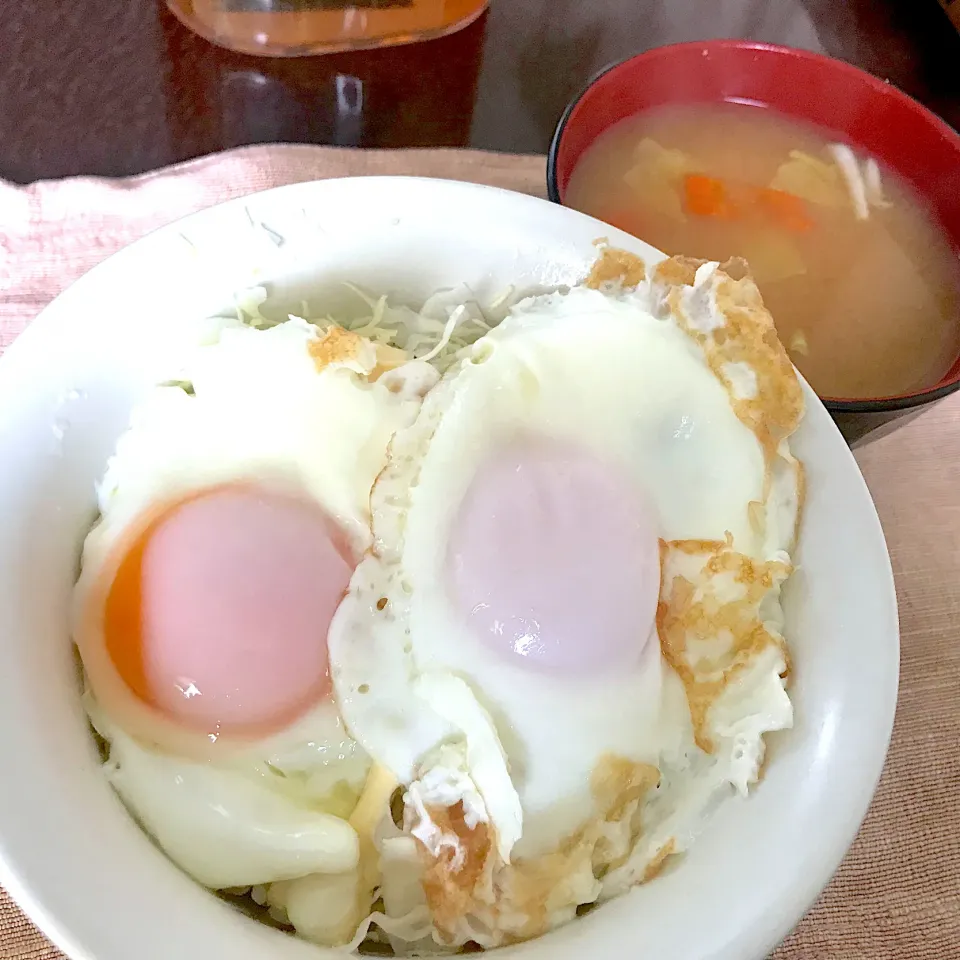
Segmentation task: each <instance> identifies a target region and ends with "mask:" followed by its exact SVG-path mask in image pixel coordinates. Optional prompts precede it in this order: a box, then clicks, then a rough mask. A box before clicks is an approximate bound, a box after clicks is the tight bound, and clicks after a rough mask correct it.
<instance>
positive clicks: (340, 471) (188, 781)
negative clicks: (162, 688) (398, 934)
mask: <svg viewBox="0 0 960 960" xmlns="http://www.w3.org/2000/svg"><path fill="white" fill-rule="evenodd" d="M318 336H319V332H318V330H317V328H316V327H314V326H312V325H310V324H308V323H306V322H305V321H302V320H296V319H291V320H290V321H289V322H286V323H282V324H280V325H278V326H275V327H272V328H270V329H263V330H260V329H256V328H254V327H251V326H249V325H246V324H243V323H240V322H239V321H235V320H229V319H221V320H216V321H207V322H205V323H204V324H202V325H201V326H200V327H198V341H197V342H196V343H195V344H194V345H193V346H192V347H191V349H189V350H187V351H186V352H185V353H184V354H183V355H181V356H180V357H179V358H178V359H177V364H176V366H173V367H171V369H170V370H169V371H168V374H169V379H170V380H171V381H177V384H176V385H168V386H158V387H156V388H154V389H153V390H152V391H150V393H149V394H148V395H147V396H146V398H145V399H144V400H143V402H142V403H141V404H140V405H139V406H137V407H136V408H135V409H134V410H133V412H132V415H131V422H130V426H129V429H128V430H127V431H126V432H125V433H124V434H123V435H122V436H121V437H120V439H119V441H118V442H117V445H116V449H115V452H114V454H113V456H112V457H111V458H110V460H109V462H108V464H107V468H106V472H105V474H104V477H103V479H102V481H101V482H100V483H99V485H98V489H97V493H98V502H99V507H100V518H99V520H98V522H97V523H96V525H95V526H94V528H93V529H92V530H91V531H90V533H89V535H88V536H87V538H86V541H85V543H84V548H83V558H82V572H81V576H80V578H79V581H78V583H77V586H76V590H75V596H74V606H75V610H76V611H77V612H78V613H77V616H79V612H80V611H83V610H84V608H85V605H86V604H87V603H88V602H90V596H91V591H93V590H94V588H95V585H97V584H98V578H99V577H100V575H101V572H102V570H103V567H104V563H105V561H106V559H107V557H108V556H109V555H110V552H111V549H112V548H113V547H114V545H116V544H117V543H118V541H119V540H120V539H121V538H122V537H123V536H124V534H125V532H126V531H127V529H128V528H129V526H130V524H131V523H133V522H135V521H136V518H137V517H138V516H140V515H142V514H143V513H144V511H146V510H148V509H149V508H150V507H152V506H153V505H155V504H157V503H161V502H169V501H170V500H172V499H175V498H176V497H179V496H183V495H186V494H188V493H190V492H191V491H194V490H200V489H203V488H205V487H208V486H211V485H214V484H218V483H223V482H230V481H238V480H240V481H242V480H250V481H266V482H274V481H279V482H282V483H284V484H287V485H290V486H294V487H295V488H296V489H298V490H299V491H301V492H303V493H306V494H307V495H308V496H309V497H311V498H313V499H314V500H315V501H316V502H317V503H318V504H319V505H321V506H322V507H323V508H324V509H325V510H326V511H327V512H328V513H329V514H330V515H331V516H332V517H333V518H335V519H336V520H337V521H338V522H339V524H340V525H341V526H342V527H343V529H344V530H345V531H346V532H347V535H348V538H349V540H350V542H351V544H352V546H353V548H354V550H355V551H356V554H357V555H358V556H359V555H360V554H361V553H362V552H363V551H364V550H365V549H366V548H367V547H368V546H369V544H370V540H371V533H370V516H369V497H370V489H371V487H372V485H373V483H374V480H375V478H376V476H377V474H378V472H379V471H380V469H381V468H382V466H383V463H384V461H385V459H386V448H387V444H388V442H389V441H390V438H391V437H392V435H393V433H394V431H395V430H396V429H397V428H398V427H399V426H400V425H403V424H405V423H407V422H409V420H410V419H411V418H412V416H413V415H414V414H415V410H416V408H417V407H418V405H419V398H418V397H416V396H412V395H410V394H409V393H405V392H404V391H403V390H402V389H400V390H398V389H396V388H395V387H396V385H394V389H388V388H387V386H386V385H385V384H383V383H368V382H367V381H366V380H365V379H364V378H363V377H361V376H359V375H358V374H357V372H356V371H355V369H352V368H351V366H350V365H349V364H348V363H343V364H333V365H328V366H326V367H324V368H323V369H318V366H317V364H316V363H315V362H314V359H313V358H312V357H311V355H310V353H309V350H308V348H309V346H310V344H311V343H313V342H314V341H315V340H316V339H317V338H318ZM185 388H186V389H185ZM88 706H89V709H90V713H91V718H92V719H93V721H94V723H95V726H96V728H97V729H98V731H99V732H100V733H101V735H102V736H103V737H104V739H105V740H106V741H107V742H108V744H109V760H108V763H107V765H106V769H107V773H108V776H109V778H110V781H111V782H112V783H113V785H114V786H115V788H116V789H117V791H118V793H119V794H120V795H121V797H122V798H123V800H124V801H125V803H126V804H127V805H128V806H129V807H130V809H131V810H132V811H133V813H134V814H135V816H136V817H137V818H138V819H139V820H140V821H141V823H142V824H143V825H144V826H145V827H146V829H147V830H148V832H149V833H150V834H151V835H152V836H153V837H154V838H155V839H156V840H157V841H158V842H159V844H160V845H161V847H163V849H164V850H165V851H166V852H167V853H168V855H169V856H170V857H171V858H172V859H173V860H174V861H175V862H177V863H178V864H179V865H180V866H181V867H182V868H183V869H185V870H186V871H187V872H188V873H190V874H191V875H192V876H194V877H195V878H196V879H197V880H199V881H200V882H201V883H204V884H205V885H207V886H210V887H217V888H219V887H238V886H247V885H253V884H263V883H268V882H271V881H279V880H286V879H290V878H295V877H301V876H304V875H306V874H313V873H318V872H319V873H328V872H331V871H336V872H339V871H342V870H350V869H352V868H353V867H355V866H356V862H357V856H358V853H357V837H356V834H355V831H354V830H353V828H352V827H350V825H349V824H347V823H346V822H345V819H346V817H347V816H349V814H350V812H351V810H352V809H353V807H354V805H355V804H356V802H357V798H358V797H359V795H360V793H361V790H362V789H363V786H364V782H365V780H366V777H367V774H368V771H369V768H370V759H369V757H368V755H367V754H366V753H365V752H364V751H363V750H362V749H361V748H360V747H359V745H358V744H357V743H356V741H355V740H354V739H353V738H352V737H351V736H350V735H349V734H348V733H347V732H346V730H345V728H344V724H343V721H342V719H341V718H340V715H339V713H338V711H337V708H336V705H335V704H334V703H333V702H332V701H327V702H325V703H320V704H317V705H316V706H315V707H314V708H313V709H312V710H311V711H309V712H308V713H307V714H306V715H305V716H302V717H301V718H299V719H298V720H297V721H295V722H294V723H292V724H291V725H290V726H289V727H288V728H287V729H285V730H282V731H279V732H278V733H275V734H273V735H271V736H269V737H266V738H263V739H261V740H259V741H255V742H248V743H243V744H241V745H239V746H238V745H236V744H234V745H232V746H231V748H230V749H224V750H222V751H219V752H216V751H215V749H214V748H211V750H210V752H209V754H208V756H207V757H206V758H205V759H204V758H201V757H198V756H192V757H191V756H189V755H183V756H178V755H177V752H176V751H170V750H166V751H165V750H163V749H161V748H158V747H156V746H154V745H152V744H151V743H148V742H146V741H144V740H143V739H142V738H141V737H139V736H137V735H136V734H137V733H138V732H141V731H139V730H138V731H134V730H131V729H130V723H129V718H130V714H129V713H127V711H126V710H125V705H124V703H121V702H120V701H119V700H117V699H115V698H114V697H113V696H111V691H110V690H109V689H107V690H97V691H96V692H93V691H91V692H90V693H89V694H88ZM146 732H147V733H149V730H147V731H146ZM132 734H133V735H132ZM198 736H202V735H199V734H198Z"/></svg>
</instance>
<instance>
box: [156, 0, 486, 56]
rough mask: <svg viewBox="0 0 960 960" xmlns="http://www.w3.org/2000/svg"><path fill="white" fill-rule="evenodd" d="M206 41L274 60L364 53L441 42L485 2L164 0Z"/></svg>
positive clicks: (469, 18)
mask: <svg viewBox="0 0 960 960" xmlns="http://www.w3.org/2000/svg"><path fill="white" fill-rule="evenodd" d="M166 2H167V6H168V7H169V8H170V10H171V11H172V12H173V13H174V15H175V16H177V17H178V18H179V19H180V20H181V21H183V23H185V24H186V25H187V26H188V27H190V29H192V30H194V31H195V32H196V33H198V34H200V36H202V37H204V38H205V39H207V40H209V41H211V42H212V43H216V44H218V45H220V46H222V47H228V48H229V49H231V50H238V51H240V52H241V53H252V54H259V55H261V56H271V57H299V56H305V55H308V54H318V53H333V52H335V51H341V50H362V49H367V48H371V47H382V46H390V45H393V44H399V43H412V42H413V41H415V40H427V39H430V38H432V37H440V36H443V35H444V34H447V33H452V32H453V31H454V30H459V29H460V28H461V27H465V26H466V25H467V24H468V23H470V22H471V21H472V20H474V19H476V17H478V16H479V15H480V14H481V13H482V12H483V10H484V8H485V7H486V6H487V2H488V0H166Z"/></svg>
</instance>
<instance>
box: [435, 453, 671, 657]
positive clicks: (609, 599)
mask: <svg viewBox="0 0 960 960" xmlns="http://www.w3.org/2000/svg"><path fill="white" fill-rule="evenodd" d="M447 559H448V571H449V575H450V578H451V583H450V588H451V593H452V599H453V602H454V604H455V605H456V607H457V608H458V609H459V611H460V613H461V615H462V616H463V617H464V618H465V619H466V620H467V621H468V622H469V624H470V627H471V628H472V631H473V632H474V633H475V634H476V635H477V636H478V637H480V638H481V641H482V642H483V643H484V644H485V645H486V646H488V647H489V648H491V649H493V650H494V651H495V652H496V653H497V654H498V655H502V656H507V657H512V658H514V660H517V659H519V660H520V661H522V662H524V663H526V664H529V665H530V666H531V667H539V668H543V669H547V670H550V671H560V672H569V673H571V674H574V673H578V672H582V671H607V670H612V669H625V668H631V667H633V666H636V664H637V663H638V661H639V659H640V656H641V654H642V652H643V649H644V646H645V645H646V643H647V640H648V639H649V637H650V635H651V632H652V630H653V626H654V619H655V616H656V608H657V602H658V599H659V594H660V548H659V543H658V539H657V535H656V532H655V525H654V520H653V517H652V514H651V509H650V508H649V506H648V505H647V504H646V502H645V500H644V497H643V495H642V493H641V491H640V490H638V489H637V487H636V485H635V484H633V483H632V482H631V481H630V479H629V477H627V476H626V475H625V474H624V473H623V472H622V471H621V470H619V469H618V468H616V467H615V466H614V465H612V464H609V463H605V462H604V461H602V460H601V459H599V458H598V457H596V456H595V455H593V454H592V453H591V452H589V451H588V450H586V449H582V448H580V447H577V446H575V445H573V444H567V443H562V442H559V441H556V440H552V439H548V438H544V437H519V438H516V439H515V440H513V441H511V442H510V443H508V444H507V445H506V446H504V447H501V448H499V449H497V450H495V451H494V452H493V454H492V455H491V456H490V457H488V458H487V460H486V461H485V462H484V463H483V464H482V465H481V467H480V469H479V470H478V471H477V473H476V475H475V477H474V478H473V481H472V482H471V485H470V487H469V489H468V490H467V493H466V496H465V497H464V499H463V501H462V503H461V505H460V508H459V511H458V513H457V515H456V517H455V519H454V522H453V525H452V528H451V531H450V540H449V546H448V557H447Z"/></svg>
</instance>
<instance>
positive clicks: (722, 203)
mask: <svg viewBox="0 0 960 960" xmlns="http://www.w3.org/2000/svg"><path fill="white" fill-rule="evenodd" d="M683 193H684V200H685V206H686V208H687V212H688V213H692V214H694V216H698V217H717V218H718V219H721V220H735V219H737V217H738V216H739V210H738V209H737V207H736V205H735V204H734V202H733V200H732V198H731V196H730V191H729V190H728V189H727V185H726V184H725V183H724V182H723V181H722V180H718V179H717V178H716V177H706V176H704V175H703V174H699V173H689V174H687V175H686V176H685V177H684V178H683Z"/></svg>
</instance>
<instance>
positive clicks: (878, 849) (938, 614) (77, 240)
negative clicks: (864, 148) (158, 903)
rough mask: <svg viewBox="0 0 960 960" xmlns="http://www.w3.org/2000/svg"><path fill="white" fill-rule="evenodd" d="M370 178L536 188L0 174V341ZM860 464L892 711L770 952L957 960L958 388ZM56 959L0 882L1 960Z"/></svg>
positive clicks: (519, 164) (480, 169) (437, 162)
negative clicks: (885, 740)
mask: <svg viewBox="0 0 960 960" xmlns="http://www.w3.org/2000/svg"><path fill="white" fill-rule="evenodd" d="M374 173H407V174H420V175H424V176H440V177H448V178H453V179H458V180H474V181H477V182H480V183H488V184H493V185H495V186H501V187H508V188H510V189H513V190H520V191H523V192H525V193H531V194H535V195H542V193H543V185H544V161H543V159H542V158H539V157H510V156H504V155H498V154H483V153H466V152H451V151H408V152H359V151H343V150H336V149H328V148H319V147H294V146H287V147H253V148H246V149H242V150H235V151H231V152H230V153H228V154H224V155H222V156H220V157H211V158H205V159H202V160H198V161H193V162H191V163H188V164H183V165H180V166H177V167H173V168H170V169H168V170H162V171H159V172H157V173H152V174H147V175H145V176H142V177H136V178H134V179H131V180H120V181H105V180H94V179H86V178H85V179H78V180H70V181H62V182H57V183H41V184H35V185H33V186H31V187H26V188H19V187H13V186H9V185H5V184H3V183H0V349H2V348H3V346H5V345H6V344H8V343H9V342H10V341H11V340H12V339H13V337H15V336H16V334H17V333H18V332H19V331H20V330H21V329H22V328H23V326H24V325H25V324H26V323H28V322H29V320H30V319H31V318H32V317H33V316H35V315H36V313H37V312H38V311H39V310H40V309H41V308H42V307H43V305H44V304H45V303H47V302H48V301H49V300H50V299H51V298H52V297H53V296H54V295H55V294H56V293H58V292H59V291H60V290H61V289H62V288H63V287H64V286H66V285H67V284H68V283H70V282H71V281H72V280H74V279H75V278H76V277H78V276H79V275H80V274H82V273H83V272H84V271H86V270H87V269H89V268H90V267H91V266H93V264H94V263H96V262H98V261H99V260H101V259H102V258H104V257H105V256H107V255H108V254H110V253H112V252H113V251H114V250H116V249H117V248H118V247H120V246H122V245H123V244H125V243H128V242H129V241H130V240H132V239H134V238H136V237H138V236H140V235H141V234H143V233H145V232H147V231H148V230H150V229H152V228H153V227H156V226H159V225H160V224H162V223H165V222H167V221H169V220H173V219H175V218H176V217H179V216H182V215H183V214H185V213H188V212H190V211H192V210H196V209H199V208H201V207H205V206H209V205H210V204H213V203H216V202H218V201H220V200H223V199H226V198H228V197H235V196H240V195H242V194H246V193H250V192H252V191H254V190H260V189H264V188H266V187H270V186H276V185H278V184H282V183H293V182H296V181H300V180H311V179H317V178H322V177H335V176H345V175H355V174H374ZM857 458H858V460H859V461H860V466H861V467H862V469H863V472H864V474H865V476H866V478H867V482H868V483H869V484H870V488H871V490H872V491H873V495H874V498H875V499H876V502H877V508H878V509H879V511H880V516H881V518H882V520H883V524H884V528H885V530H886V534H887V539H888V542H889V544H890V552H891V555H892V557H893V566H894V572H895V574H896V577H897V587H898V592H899V597H900V604H901V630H902V651H903V652H902V677H901V692H900V707H899V713H898V717H897V724H896V729H895V732H894V740H893V746H892V748H891V751H890V756H889V759H888V762H887V767H886V770H885V772H884V775H883V779H882V781H881V784H880V789H879V792H878V793H877V797H876V799H875V801H874V804H873V807H872V809H871V811H870V814H869V816H868V818H867V821H866V823H865V824H864V826H863V829H862V830H861V832H860V836H859V838H858V839H857V842H856V844H855V845H854V847H853V849H852V850H851V851H850V853H849V855H848V856H847V858H846V860H845V861H844V863H843V865H842V866H841V868H840V870H839V872H838V873H837V875H836V877H835V878H834V880H833V882H832V883H831V885H830V886H829V887H828V888H827V890H826V892H825V893H824V894H823V896H822V897H821V899H820V901H819V903H818V904H817V905H816V906H815V907H814V909H813V910H812V911H811V912H810V914H809V915H808V916H807V917H806V918H805V919H804V920H803V921H802V922H801V924H800V925H799V926H798V927H797V929H796V931H795V932H794V933H793V935H792V936H791V937H790V938H789V939H788V940H787V942H786V943H785V944H784V945H783V946H782V947H780V949H779V950H778V951H776V953H775V954H774V957H775V958H776V960H821V958H823V960H828V958H829V960H920V958H923V960H955V958H960V395H958V396H956V397H955V398H953V399H952V400H947V401H944V402H942V403H941V404H939V405H938V406H936V407H934V408H933V409H931V410H930V411H928V412H927V413H925V414H923V415H922V416H920V417H918V418H917V419H916V420H914V421H913V422H912V423H910V424H909V425H908V426H906V427H904V428H902V429H901V430H898V431H895V432H894V433H892V434H889V435H888V436H886V437H884V438H883V439H881V440H877V441H875V442H874V443H870V444H867V445H866V446H865V447H863V448H862V449H861V450H859V451H858V453H857ZM840 533H841V535H842V532H840ZM841 547H842V540H841V541H840V542H838V548H841ZM0 789H2V786H0ZM809 842H810V843H816V842H817V838H816V837H815V836H812V837H810V838H809ZM692 922H695V919H694V920H692ZM60 957H61V955H60V954H59V953H58V952H57V951H56V950H55V949H53V948H52V947H51V946H50V945H49V944H47V943H46V941H45V940H44V939H43V937H42V936H41V934H39V933H38V932H37V931H36V930H35V929H34V928H33V926H32V925H31V924H30V922H29V921H28V920H26V918H24V917H23V915H22V914H21V913H20V912H19V910H18V909H17V907H16V906H15V905H14V904H13V903H12V902H11V901H10V899H9V898H8V897H6V896H5V895H4V894H3V892H2V891H0V960H55V958H60ZM665 960H686V958H665Z"/></svg>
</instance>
